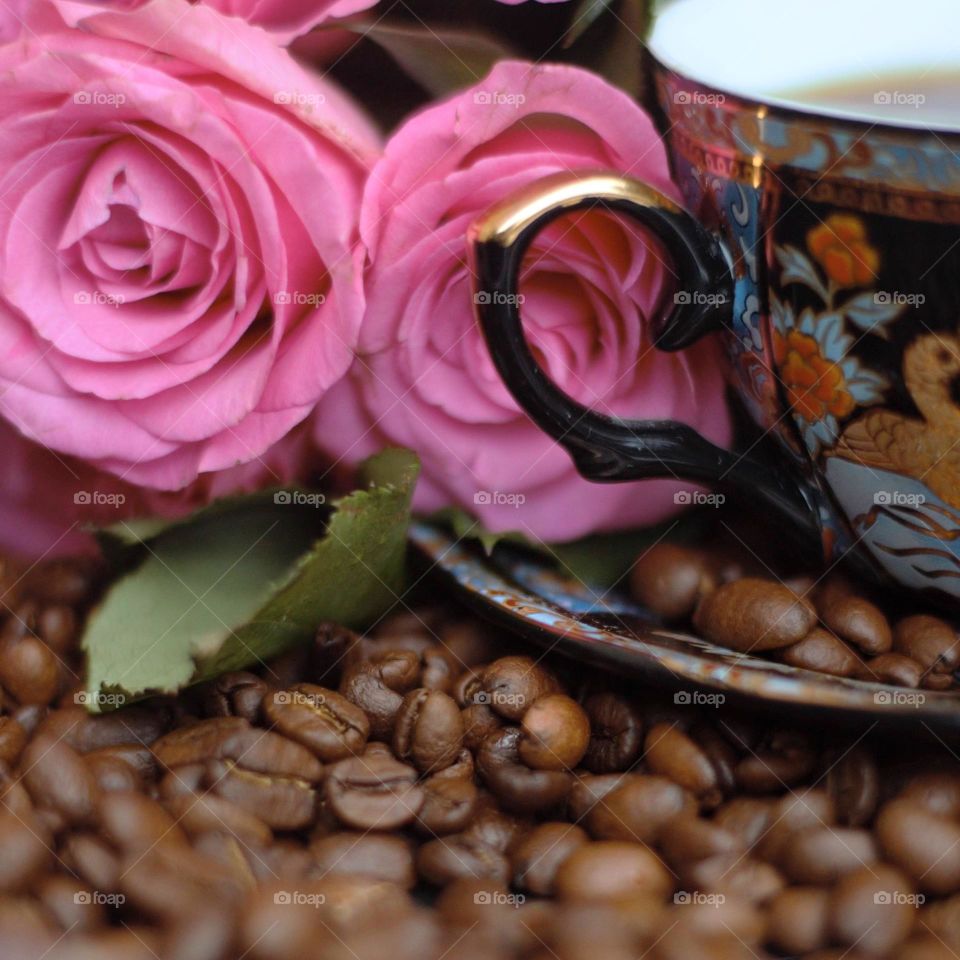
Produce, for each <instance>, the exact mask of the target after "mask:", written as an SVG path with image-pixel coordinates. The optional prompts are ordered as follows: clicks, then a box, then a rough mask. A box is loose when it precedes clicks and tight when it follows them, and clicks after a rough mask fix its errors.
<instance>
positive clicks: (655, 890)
mask: <svg viewBox="0 0 960 960" xmlns="http://www.w3.org/2000/svg"><path fill="white" fill-rule="evenodd" d="M672 887H673V881H672V878H671V876H670V873H669V872H668V870H667V868H666V867H665V866H664V865H663V864H662V863H661V862H660V859H659V858H658V857H657V855H656V854H655V853H654V852H653V851H652V850H651V849H650V848H649V847H647V846H644V845H643V844H641V843H624V842H622V841H616V840H599V841H595V842H592V843H585V844H581V845H580V846H578V847H577V848H576V849H575V850H574V851H573V852H572V853H571V854H570V855H569V856H568V857H567V858H566V859H565V860H564V861H563V863H561V864H560V866H559V868H558V869H557V872H556V874H555V876H554V890H555V891H556V894H557V896H558V897H560V898H561V899H563V900H606V899H615V898H618V897H624V896H628V895H631V894H637V893H649V894H652V895H654V896H658V897H659V896H666V894H667V893H668V892H669V891H670V890H671V888H672Z"/></svg>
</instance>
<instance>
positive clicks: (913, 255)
mask: <svg viewBox="0 0 960 960" xmlns="http://www.w3.org/2000/svg"><path fill="white" fill-rule="evenodd" d="M825 25H828V26H829V29H827V28H826V27H825ZM650 48H651V51H652V54H653V57H654V60H655V64H654V77H655V82H656V89H657V94H658V100H659V103H660V106H661V108H662V111H663V116H662V123H663V128H664V130H665V135H666V138H667V141H668V144H669V148H670V153H671V160H672V166H673V172H674V175H675V179H676V180H677V182H678V183H679V185H680V187H681V189H682V191H683V195H684V197H685V201H686V207H687V210H689V211H690V212H689V213H688V212H686V211H685V210H683V209H681V208H680V207H678V206H677V205H676V204H674V203H673V202H672V201H670V200H669V199H667V198H666V197H664V196H662V195H661V194H659V193H657V192H656V191H655V190H653V189H651V188H650V187H648V186H646V185H644V184H642V183H639V182H637V181H633V180H630V179H628V178H625V177H621V176H618V175H616V174H611V173H605V172H602V171H599V172H596V173H587V174H584V173H583V172H578V173H575V174H569V175H562V176H559V177H553V178H549V179H548V180H547V181H542V182H541V183H539V184H537V185H535V188H534V189H533V190H529V191H527V192H525V193H524V194H522V195H520V196H515V197H512V198H510V199H509V200H507V201H506V202H505V203H504V204H502V205H500V206H499V207H498V208H497V209H495V210H492V211H490V213H489V214H488V215H487V216H486V217H485V218H484V219H483V220H482V221H481V222H480V223H479V224H477V226H476V227H475V230H474V233H473V241H474V242H473V253H474V258H475V266H476V273H477V286H478V290H484V291H488V292H492V293H494V294H495V295H494V296H489V297H485V298H477V299H478V300H482V301H483V303H482V304H481V305H480V306H479V307H478V310H479V316H480V320H481V322H482V324H483V327H484V330H485V333H486V338H487V342H488V344H489V347H490V350H491V353H492V355H493V358H494V360H495V362H496V364H497V367H498V369H499V371H500V373H501V375H502V376H503V378H504V380H505V382H506V383H507V385H508V387H509V388H510V390H511V392H512V393H513V395H514V397H515V398H516V399H517V401H518V402H519V403H520V404H521V405H522V406H523V407H524V408H525V409H526V410H527V411H528V413H529V414H530V416H531V417H532V418H533V419H534V420H535V421H536V422H537V423H538V424H539V425H540V426H541V427H542V428H543V429H544V430H545V431H547V432H548V433H549V434H550V435H551V436H553V437H554V438H556V440H557V441H558V442H560V443H561V444H563V445H564V446H565V447H566V448H567V449H568V451H569V452H570V453H571V455H572V457H573V458H574V461H575V462H576V465H577V467H578V469H579V471H580V472H581V473H582V474H583V476H585V477H587V478H588V479H591V480H596V481H601V482H609V481H618V480H633V479H638V478H642V477H677V478H681V479H684V480H695V481H701V482H705V483H709V484H721V485H722V484H727V485H732V486H733V487H734V488H739V489H740V490H741V491H746V492H747V493H748V494H749V495H750V496H751V497H752V498H753V500H754V501H755V502H758V503H760V502H762V503H765V504H767V505H772V506H773V507H775V508H776V509H777V510H779V511H780V513H781V514H782V515H783V516H784V517H785V518H786V519H787V520H788V521H789V526H790V527H792V528H793V529H794V530H797V531H799V532H800V535H801V537H802V538H803V539H805V540H806V542H808V543H809V542H814V543H815V544H816V547H817V551H818V552H822V555H823V558H824V560H825V561H827V562H831V561H834V560H839V559H841V558H847V557H849V558H850V559H856V560H857V561H858V562H859V563H860V565H861V567H862V568H864V569H867V570H870V571H871V572H872V573H873V574H875V575H876V576H878V577H879V578H881V579H886V580H892V581H894V582H896V583H898V584H899V585H901V586H903V587H907V588H910V589H913V590H918V591H923V592H929V593H930V594H931V597H932V598H933V599H937V600H946V601H947V602H949V603H950V604H951V605H952V606H953V607H954V609H960V83H958V82H957V78H960V8H958V7H957V6H956V5H955V4H953V3H948V2H945V0H915V2H913V3H911V4H910V5H909V6H908V7H903V6H902V5H901V4H900V3H899V0H897V2H896V3H895V4H894V3H891V2H882V0H844V2H842V3H838V2H837V0H806V2H805V3H804V5H803V16H802V17H801V16H796V17H793V16H791V17H790V18H789V25H788V32H787V31H785V24H784V23H783V22H780V20H779V18H778V17H777V16H776V15H775V13H774V11H773V9H772V8H771V7H770V5H769V3H768V2H767V0H758V2H753V0H678V2H676V3H674V4H673V5H672V6H668V7H667V9H666V11H665V12H663V13H662V14H661V15H660V17H659V19H658V21H657V23H656V25H655V28H654V32H653V36H652V39H651V43H650ZM930 63H938V64H940V65H941V66H943V67H950V68H954V69H955V70H956V73H955V74H954V75H953V76H954V83H955V85H954V86H953V87H952V88H951V86H950V83H949V82H947V80H945V79H944V75H943V74H941V73H937V74H934V73H932V72H931V71H929V70H928V72H927V74H926V77H927V79H926V81H925V80H924V74H923V70H924V69H925V66H926V65H927V64H930ZM851 74H853V75H861V76H865V77H867V78H868V80H867V81H859V82H853V81H848V80H847V79H846V78H847V77H849V76H850V75H851ZM910 75H912V76H913V79H908V76H910ZM757 78H763V80H762V83H761V82H760V81H759V80H758V79H757ZM829 85H833V86H834V88H835V89H834V90H833V91H831V90H830V89H829ZM817 87H820V88H821V89H820V91H819V92H814V93H807V94H802V93H793V94H791V93H790V91H797V90H804V89H807V90H811V89H815V88H817ZM598 206H599V207H604V208H607V209H609V210H612V211H620V212H622V213H624V214H627V215H629V216H632V217H634V218H636V219H637V220H638V221H640V222H641V223H642V224H643V225H645V226H646V227H647V228H648V229H650V230H651V231H652V232H653V233H654V234H656V235H657V236H658V237H659V239H660V241H661V242H662V243H663V244H664V245H665V247H666V248H667V249H668V250H669V252H670V254H671V256H672V258H673V260H674V262H675V266H676V270H677V273H678V275H679V281H678V292H677V293H676V296H675V305H674V309H673V311H672V313H671V314H670V316H668V317H667V318H665V320H664V321H663V322H662V323H661V324H660V326H659V327H658V331H657V333H658V337H657V345H658V347H660V348H661V349H665V350H678V349H681V348H683V347H685V346H687V345H689V344H690V343H692V342H693V341H694V340H696V339H697V338H698V337H701V336H703V335H704V334H706V333H708V332H710V331H713V330H721V329H722V331H723V338H724V341H725V344H726V347H727V350H728V353H729V357H730V360H731V365H732V370H733V379H734V385H735V387H736V389H737V392H738V394H739V396H740V397H741V398H742V400H743V401H744V403H745V404H746V406H747V408H748V410H749V411H750V413H751V414H752V417H753V418H754V419H755V420H756V422H757V423H758V424H759V425H760V426H761V427H762V428H763V430H764V431H765V432H767V433H770V434H773V435H775V436H776V437H777V439H778V440H779V448H780V452H779V454H778V455H776V456H773V457H768V458H766V459H763V458H762V457H758V456H756V455H755V454H754V453H745V452H736V451H734V452H728V451H724V450H721V449H719V448H717V447H715V446H714V445H713V444H711V443H710V442H708V441H707V440H705V439H704V438H703V437H701V436H699V435H698V434H697V433H696V432H694V431H693V430H692V429H691V428H689V427H687V426H685V425H683V424H679V423H674V422H668V421H658V422H652V421H624V420H617V419H614V418H610V417H607V416H604V415H601V414H599V413H597V412H594V411H590V410H587V409H585V408H583V407H582V406H580V405H579V404H577V403H575V402H574V401H573V400H572V399H571V398H570V397H568V396H566V395H565V394H564V393H562V392H561V391H560V390H558V389H557V388H556V387H555V386H554V385H553V384H552V383H551V382H550V381H549V380H548V379H547V377H546V375H545V374H544V372H543V371H542V370H541V369H540V368H539V366H538V365H537V363H536V361H535V359H534V357H533V355H532V353H531V351H530V349H529V348H528V346H527V344H526V341H525V340H524V337H523V332H522V328H521V320H520V314H519V307H518V306H517V304H518V302H521V301H522V298H520V299H519V300H518V298H517V296H516V294H517V287H518V282H519V281H518V276H519V271H520V265H521V261H522V258H523V254H524V251H525V250H526V249H527V247H528V246H529V244H530V241H531V239H532V238H533V237H534V235H535V234H536V233H537V232H538V231H540V230H541V229H542V228H543V227H545V226H546V225H547V224H548V223H550V222H551V221H553V220H554V219H556V218H557V217H559V216H561V215H563V214H568V213H570V212H572V211H576V210H579V209H584V208H588V207H598Z"/></svg>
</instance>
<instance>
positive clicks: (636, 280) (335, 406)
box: [316, 62, 730, 541]
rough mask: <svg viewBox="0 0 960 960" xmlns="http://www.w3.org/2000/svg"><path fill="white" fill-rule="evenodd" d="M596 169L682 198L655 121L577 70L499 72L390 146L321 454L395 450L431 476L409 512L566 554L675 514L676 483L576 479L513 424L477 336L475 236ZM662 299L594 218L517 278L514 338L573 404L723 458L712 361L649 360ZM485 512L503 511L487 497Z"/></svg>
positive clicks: (650, 264)
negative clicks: (537, 188) (519, 328)
mask: <svg viewBox="0 0 960 960" xmlns="http://www.w3.org/2000/svg"><path fill="white" fill-rule="evenodd" d="M598 167H604V168H613V169H615V170H618V171H620V172H622V173H624V174H628V175H631V176H634V177H637V178H640V179H642V180H646V181H648V182H649V183H651V184H652V185H653V186H655V187H657V188H658V189H659V190H661V191H662V192H664V193H666V194H669V195H671V196H674V197H675V196H677V191H676V188H675V187H674V186H673V184H672V183H671V181H670V176H669V172H668V169H667V158H666V154H665V152H664V148H663V146H662V144H661V141H660V139H659V137H658V136H657V133H656V131H655V129H654V127H653V124H652V122H651V121H650V119H649V117H647V115H646V114H645V113H644V112H643V111H642V110H641V109H640V108H639V107H638V106H637V105H636V104H635V103H634V102H633V101H632V100H630V99H629V97H627V96H626V95H625V94H623V93H622V92H620V91H618V90H616V89H614V88H613V87H611V86H610V85H608V84H607V83H606V82H605V81H603V80H602V79H600V78H599V77H597V76H595V75H593V74H591V73H588V72H586V71H584V70H580V69H576V68H573V67H565V66H546V65H545V66H532V65H530V64H527V63H517V62H505V63H501V64H499V65H498V66H497V67H495V68H494V70H493V71H492V72H491V74H490V75H489V76H488V77H487V79H486V80H485V81H483V82H482V83H480V84H479V85H477V86H476V87H474V88H473V89H471V90H468V91H466V92H464V93H462V94H460V95H458V96H456V97H454V98H453V99H450V100H448V101H446V102H445V103H441V104H439V105H437V106H433V107H431V108H429V109H427V110H425V111H424V112H423V113H420V114H418V115H417V116H415V117H413V118H412V119H411V120H409V121H408V122H407V123H406V124H405V125H404V126H403V127H402V128H401V129H400V130H399V131H398V132H397V133H396V134H395V135H394V137H393V139H392V140H391V141H390V143H389V144H388V145H387V148H386V151H385V153H384V156H383V158H382V159H381V160H380V162H379V163H378V164H377V166H376V167H375V168H374V170H373V173H372V174H371V176H370V180H369V182H368V184H367V188H366V191H365V193H364V201H363V209H362V213H361V221H360V231H361V236H362V238H363V241H364V243H365V245H366V248H367V256H368V267H367V272H366V279H365V290H366V299H367V305H366V316H365V320H364V326H363V331H362V335H361V340H360V351H359V356H358V359H357V362H356V363H355V364H354V366H353V369H352V371H351V376H350V377H349V378H348V380H347V381H344V382H342V383H341V384H340V385H339V386H338V387H337V388H335V389H334V390H332V391H330V392H329V393H328V394H327V395H326V396H325V397H324V399H323V401H322V403H321V405H320V408H319V412H318V417H317V420H316V437H317V440H318V442H319V443H320V444H321V446H323V447H325V448H326V449H327V450H329V451H331V452H332V453H334V454H335V455H336V456H338V457H341V458H344V459H346V460H348V461H350V462H353V461H355V460H357V459H359V458H360V457H362V456H364V455H366V454H367V453H368V452H369V451H371V450H373V449H376V448H377V447H379V446H381V445H383V444H385V443H393V444H406V445H408V446H410V447H412V448H413V449H415V450H416V451H417V452H418V453H419V454H420V456H421V457H422V459H423V475H422V477H421V480H420V484H419V486H418V488H417V500H416V506H417V508H418V509H420V510H421V511H432V510H435V509H438V508H441V507H444V506H447V505H449V504H456V505H458V506H460V507H463V508H464V509H466V510H468V511H471V512H473V513H475V514H476V515H478V516H479V518H480V519H481V520H482V522H483V524H484V525H485V526H486V527H487V528H488V529H490V530H493V531H504V530H520V531H523V532H525V533H527V534H528V535H530V536H532V537H535V538H539V539H542V540H547V541H563V540H569V539H574V538H577V537H580V536H582V535H585V534H588V533H591V532H593V531H600V530H610V529H614V528H620V527H627V526H631V525H640V524H648V523H652V522H655V521H658V520H662V519H664V518H665V517H667V516H669V515H670V514H672V513H674V512H675V510H676V509H677V508H676V506H675V504H674V494H675V493H676V492H677V491H678V489H683V487H680V486H678V484H677V483H676V482H672V481H671V482H667V481H650V482H647V483H645V484H643V486H635V485H631V484H619V485H609V486H599V485H594V484H590V483H587V482H586V481H584V480H583V479H581V478H580V477H579V476H578V475H577V473H576V472H575V471H574V468H573V466H572V464H571V461H570V457H569V456H568V455H567V453H566V452H565V451H564V450H562V449H561V448H560V447H559V446H558V445H556V444H555V443H554V442H553V441H552V440H550V439H548V438H547V437H546V436H545V435H544V434H542V433H541V432H540V431H539V430H538V429H537V427H535V426H534V425H533V424H532V423H531V422H530V420H528V418H527V417H526V416H525V415H524V414H522V413H521V412H520V411H519V410H518V409H517V406H516V404H515V403H514V402H513V400H512V398H511V397H510V395H509V394H508V393H507V390H506V388H505V387H504V385H503V383H502V382H501V381H500V379H499V377H498V376H497V374H496V371H495V370H494V367H493V364H492V362H491V360H490V356H489V354H488V351H487V349H486V346H485V344H484V341H483V339H482V337H481V334H480V332H479V330H478V328H477V326H476V324H475V321H474V316H473V309H472V306H473V304H472V294H471V280H470V275H469V270H468V267H467V250H466V241H465V235H466V232H467V228H468V226H469V225H470V224H471V222H472V221H473V220H475V219H476V218H477V216H478V215H479V214H480V213H481V212H483V211H484V210H486V209H488V208H489V207H490V206H491V205H492V204H494V203H495V202H497V201H499V200H500V199H502V198H503V197H504V196H506V195H507V194H509V193H511V192H512V191H514V190H516V189H517V188H518V187H522V186H523V185H525V184H528V183H530V182H531V181H534V180H537V179H539V178H541V177H543V176H546V175H548V174H552V173H555V172H556V171H560V170H575V169H581V168H590V169H595V168H598ZM670 279H671V277H670V275H669V271H668V270H666V269H665V268H664V266H663V265H662V261H661V260H660V258H659V257H658V256H657V254H656V253H654V252H651V250H650V248H649V246H648V244H647V242H645V239H644V236H643V234H642V232H641V231H640V229H639V228H638V227H635V226H631V224H629V223H627V222H625V221H621V220H619V219H617V218H614V217H612V216H610V215H608V214H605V213H602V212H599V211H598V212H590V213H585V214H582V215H577V216H576V217H575V218H574V219H573V220H569V221H559V222H558V223H557V224H555V225H554V226H553V228H552V229H551V230H548V231H547V232H546V233H544V234H543V235H541V237H540V238H539V240H538V242H537V243H536V244H535V245H534V248H533V251H532V256H531V262H530V264H529V266H528V267H527V269H526V270H525V276H524V278H523V283H522V285H521V289H522V291H523V295H524V296H525V298H526V299H525V302H524V305H523V315H524V318H525V324H526V330H527V333H528V336H529V338H530V340H531V342H532V344H533V345H534V347H535V349H536V351H537V353H538V354H539V356H540V358H541V362H542V363H543V365H544V367H545V368H546V369H547V370H548V371H549V373H550V375H551V376H552V377H553V379H554V381H555V382H556V383H558V384H559V385H560V386H561V387H562V388H563V389H565V390H566V391H567V392H568V393H569V394H570V395H571V396H573V397H575V398H576V399H578V400H579V401H581V402H582V403H585V404H588V405H590V406H593V407H597V408H600V409H605V410H607V411H608V412H615V413H618V414H621V415H624V416H634V417H641V418H647V417H649V418H661V417H669V418H674V419H679V420H683V421H686V422H687V423H689V424H691V425H692V426H694V427H696V428H697V429H698V430H700V431H701V432H702V433H703V434H704V435H706V436H707V437H709V438H710V439H711V440H713V441H714V442H716V443H721V444H725V443H727V442H728V440H729V437H730V421H729V415H728V411H727V408H726V405H725V402H724V378H723V374H722V363H721V357H720V352H719V350H718V347H717V344H716V343H715V342H713V341H708V342H703V343H700V344H698V345H697V346H696V347H694V348H693V349H691V350H688V351H686V352H684V353H682V354H665V353H660V352H658V351H656V350H654V349H653V348H652V344H651V339H650V333H649V329H648V324H647V321H648V319H649V318H651V317H652V316H654V315H656V314H658V313H659V312H660V311H661V310H662V309H664V299H665V295H666V294H668V293H669V292H670ZM495 493H499V494H506V495H508V499H504V498H498V497H494V496H489V497H488V496H484V494H491V495H492V494H495ZM521 497H522V498H523V499H522V501H521V499H520V498H521ZM518 504H519V505H518Z"/></svg>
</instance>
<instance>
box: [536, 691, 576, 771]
mask: <svg viewBox="0 0 960 960" xmlns="http://www.w3.org/2000/svg"><path fill="white" fill-rule="evenodd" d="M589 742H590V721H589V720H588V719H587V715H586V713H584V711H583V708H582V707H581V706H580V704H578V703H577V702H576V701H575V700H571V699H570V697H567V696H564V695H563V694H559V693H554V694H548V695H547V696H544V697H541V698H540V699H539V700H537V702H536V703H534V705H533V706H532V707H530V709H529V710H527V712H526V713H525V714H524V715H523V720H522V722H521V724H520V745H519V751H520V759H521V760H523V762H524V763H525V764H526V765H527V766H528V767H533V768H534V769H535V770H569V769H570V768H571V767H575V766H576V765H577V764H578V763H579V762H580V760H581V759H582V757H583V755H584V753H585V752H586V749H587V744H588V743H589Z"/></svg>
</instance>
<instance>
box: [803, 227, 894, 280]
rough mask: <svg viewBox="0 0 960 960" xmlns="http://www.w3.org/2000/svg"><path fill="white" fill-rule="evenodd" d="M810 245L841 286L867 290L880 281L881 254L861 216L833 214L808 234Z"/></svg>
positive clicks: (816, 257) (833, 278)
mask: <svg viewBox="0 0 960 960" xmlns="http://www.w3.org/2000/svg"><path fill="white" fill-rule="evenodd" d="M807 246H808V247H809V248H810V253H811V254H813V257H814V259H816V260H817V261H818V262H819V263H820V265H821V266H822V267H823V269H824V270H825V271H826V274H827V276H828V277H829V278H830V280H832V281H833V283H835V284H836V285H837V286H838V287H863V286H867V285H868V284H870V283H871V282H872V281H873V280H875V279H876V275H877V270H878V269H879V267H880V254H879V253H877V251H876V249H874V247H873V246H872V245H871V244H870V241H869V238H868V237H867V228H866V227H865V226H864V225H863V221H862V220H861V219H860V218H859V217H856V216H852V215H850V214H844V213H835V214H832V215H831V216H829V217H827V220H826V222H825V223H822V224H820V226H819V227H814V228H813V229H812V230H811V231H810V232H809V233H808V234H807Z"/></svg>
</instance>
